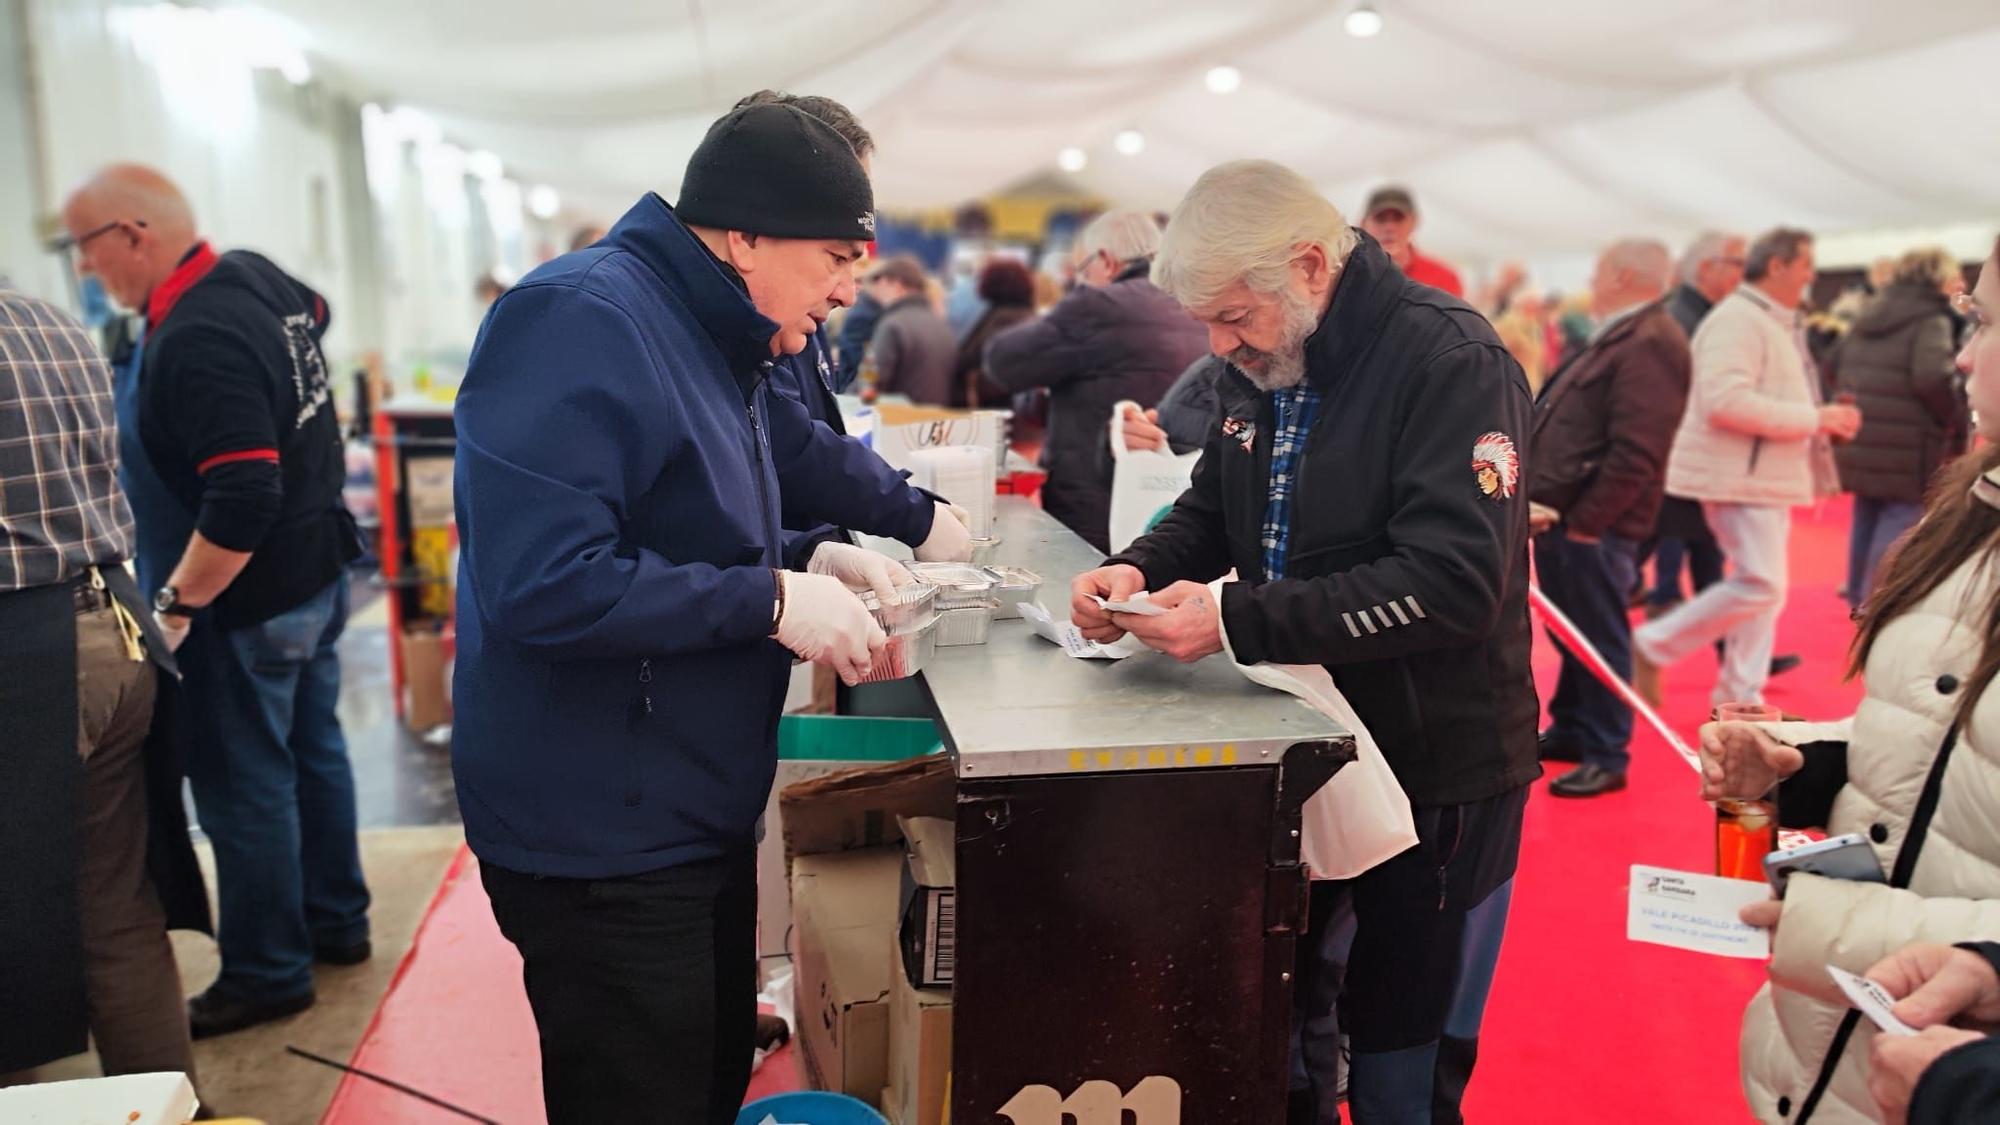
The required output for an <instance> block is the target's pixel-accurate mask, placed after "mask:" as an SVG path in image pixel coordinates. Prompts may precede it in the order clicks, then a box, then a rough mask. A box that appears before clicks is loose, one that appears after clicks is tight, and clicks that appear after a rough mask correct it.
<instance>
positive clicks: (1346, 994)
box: [1289, 785, 1528, 1125]
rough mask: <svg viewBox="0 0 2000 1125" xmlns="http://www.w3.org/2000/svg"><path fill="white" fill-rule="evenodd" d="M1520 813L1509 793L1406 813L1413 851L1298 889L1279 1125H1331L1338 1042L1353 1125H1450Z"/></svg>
mask: <svg viewBox="0 0 2000 1125" xmlns="http://www.w3.org/2000/svg"><path fill="white" fill-rule="evenodd" d="M1527 803H1528V786H1525V785H1523V786H1521V787H1519V788H1516V789H1512V790H1509V791H1508V792H1506V793H1502V794H1500V795H1499V796H1496V797H1488V798H1486V799H1484V800H1480V801H1473V802H1470V803H1467V804H1463V805H1432V806H1426V807H1419V808H1417V809H1414V810H1412V811H1413V812H1414V813H1415V818H1416V827H1417V846H1416V847H1413V848H1411V849H1410V850H1408V851H1406V852H1404V853H1402V854H1401V855H1399V856H1396V857H1395V858H1394V859H1391V860H1389V861H1388V862H1386V863H1383V864H1381V865H1380V866H1377V867H1374V868H1372V869H1370V870H1368V871H1365V872H1363V873H1362V874H1361V875H1360V876H1359V877H1357V878H1354V879H1347V880H1341V881H1337V882H1335V881H1328V882H1319V883H1314V884H1313V885H1312V898H1311V905H1310V908H1309V909H1310V914H1309V921H1308V926H1309V929H1308V930H1307V933H1306V935H1305V936H1304V937H1303V938H1301V939H1300V941H1299V950H1298V962H1297V970H1298V975H1297V977H1296V983H1295V985H1294V991H1293V998H1294V1003H1295V1004H1296V1005H1298V1006H1299V1011H1298V1012H1297V1020H1296V1021H1295V1022H1296V1026H1298V1027H1299V1028H1300V1033H1301V1041H1300V1043H1299V1051H1298V1054H1297V1056H1296V1058H1297V1059H1298V1061H1299V1066H1298V1068H1297V1069H1296V1070H1295V1073H1294V1076H1293V1077H1294V1088H1293V1092H1292V1105H1291V1109H1290V1112H1289V1121H1290V1122H1291V1125H1337V1123H1338V1122H1339V1121H1340V1109H1339V1106H1338V1105H1337V1104H1336V1099H1335V1098H1334V1096H1333V1093H1334V1086H1335V1075H1334V1070H1335V1065H1334V1060H1335V1059H1337V1058H1338V1057H1339V1036H1340V1034H1341V1033H1342V1032H1345V1033H1346V1034H1347V1035H1348V1037H1349V1042H1350V1045H1351V1047H1352V1050H1351V1053H1350V1057H1349V1060H1348V1084H1347V1093H1348V1110H1349V1114H1350V1116H1351V1117H1352V1119H1353V1121H1354V1123H1355V1125H1460V1123H1461V1122H1463V1121H1464V1116H1463V1114H1462V1112H1461V1109H1460V1106H1461V1102H1462V1100H1463V1098H1464V1096H1465V1087H1466V1083H1467V1082H1469V1081H1470V1080H1471V1078H1472V1070H1473V1064H1474V1063H1475V1062H1476V1061H1477V1059H1478V1055H1479V1026H1480V1023H1481V1021H1482V1019H1483V1018H1484V1016H1485V1011H1486V997H1487V993H1488V991H1489V990H1490V989H1491V987H1492V984H1493V971H1494V967H1495V965H1496V963H1497V962H1498V960H1499V956H1500V941H1501V937H1502V935H1503V934H1504V932H1505V930H1506V925H1507V911H1508V907H1509V904H1510V903H1511V902H1512V899H1513V890H1514V871H1515V867H1516V863H1517V860H1518V858H1519V856H1520V851H1521V822H1522V814H1523V812H1524V811H1525V810H1526V808H1527ZM1348 919H1351V922H1349V921H1347V920H1348ZM1329 1006H1335V1007H1336V1010H1334V1011H1329V1010H1327V1009H1328V1008H1329ZM1301 1079H1303V1083H1302V1084H1301V1082H1300V1080H1301Z"/></svg>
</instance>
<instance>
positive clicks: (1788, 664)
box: [1771, 652, 1806, 676]
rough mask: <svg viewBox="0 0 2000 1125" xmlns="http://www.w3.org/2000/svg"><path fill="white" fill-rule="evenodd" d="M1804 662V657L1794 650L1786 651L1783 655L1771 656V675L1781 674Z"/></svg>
mask: <svg viewBox="0 0 2000 1125" xmlns="http://www.w3.org/2000/svg"><path fill="white" fill-rule="evenodd" d="M1805 662H1806V658H1805V657H1803V656H1800V655H1799V654H1798V653H1796V652H1788V653H1786V654H1784V655H1783V656H1774V657H1772V658H1771V674H1772V675H1773V676H1782V675H1784V674H1785V673H1787V672H1789V671H1791V670H1792V669H1794V668H1796V667H1798V666H1799V665H1801V664H1804V663H1805Z"/></svg>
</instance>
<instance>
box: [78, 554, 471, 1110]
mask: <svg viewBox="0 0 2000 1125" xmlns="http://www.w3.org/2000/svg"><path fill="white" fill-rule="evenodd" d="M353 604H354V606H355V609H354V612H353V616H352V618H351V620H350V623H349V625H348V629H347V634H346V636H345V637H344V638H343V639H342V641H341V645H340V655H341V672H342V683H341V699H340V718H341V724H342V726H343V727H344V728H345V730H346V732H347V740H348V752H349V756H350V757H351V758H352V759H353V762H354V777H355V786H356V791H357V798H358V805H359V818H360V823H361V829H362V831H361V860H362V865H363V867H364V869H365V870H366V872H367V876H368V885H369V889H370V891H371V892H372V893H373V895H374V904H373V906H371V908H370V910H369V917H370V922H371V925H372V928H373V940H374V946H375V956H374V959H373V960H371V961H369V962H367V963H366V964H363V965H358V966H355V967H352V968H322V969H321V970H320V971H319V977H318V996H319V1000H318V1003H317V1004H315V1005H314V1006H313V1007H312V1008H311V1009H309V1010H307V1011H305V1012H303V1013H300V1014H299V1015H297V1016H293V1017H291V1018H289V1019H285V1020H280V1021H277V1022H276V1023H272V1024H267V1025H264V1026H262V1027H257V1028H252V1029H250V1030H248V1031H242V1032H238V1033H236V1034H234V1035H225V1036H222V1037H220V1038H218V1039H212V1040H208V1041H205V1042H202V1043H197V1044H195V1065H196V1067H197V1068H198V1070H199V1071H200V1074H199V1085H200V1088H201V1093H202V1096H203V1098H204V1100H205V1101H206V1102H207V1103H208V1104H209V1105H211V1106H213V1107H214V1108H215V1109H216V1110H217V1111H219V1112H221V1113H224V1114H238V1115H245V1116H251V1117H255V1118H259V1119H261V1120H263V1121H265V1122H268V1123H269V1125H312V1123H313V1122H317V1121H318V1120H319V1118H320V1113H321V1111H322V1110H323V1109H324V1108H325V1107H326V1103H327V1100H328V1099H329V1098H331V1097H332V1095H333V1090H334V1087H335V1086H336V1085H337V1084H338V1082H339V1080H340V1077H341V1076H340V1075H339V1073H337V1072H335V1071H333V1070H330V1069H328V1068H326V1067H323V1066H320V1065H318V1064H316V1063H312V1062H308V1061H306V1060H304V1059H300V1058H297V1057H295V1056H292V1055H289V1054H287V1053H285V1050H284V1048H285V1045H286V1044H287V1043H291V1044H296V1045H298V1046H299V1047H302V1048H304V1049H306V1050H309V1051H312V1052H314V1053H316V1054H320V1055H324V1056H326V1057H328V1058H334V1059H340V1060H342V1061H345V1060H346V1059H347V1058H348V1057H349V1056H350V1055H351V1054H352V1053H353V1051H354V1048H355V1045H356V1044H357V1043H359V1042H360V1039H361V1036H362V1034H363V1033H364V1032H365V1031H366V1030H367V1027H368V1023H369V1021H370V1020H371V1019H372V1018H373V1017H374V1014H375V1008H376V1006H377V1005H378V1004H379V1003H380V1001H381V998H382V994H383V992H384V990H386V989H387V987H388V985H389V982H390V980H391V978H393V977H394V975H395V972H396V968H397V966H398V965H399V964H400V963H401V962H402V959H403V955H404V954H405V953H406V952H408V951H409V948H410V945H411V942H412V940H413V938H414V937H415V934H416V930H417V926H418V924H419V923H420V922H421V921H422V919H423V915H424V912H425V910H426V909H427V908H428V907H429V905H430V901H431V897H432V895H433V894H434V893H435V892H436V890H437V887H438V883H439V881H440V880H441V879H442V878H443V875H444V872H445V869H446V868H447V866H448V865H449V864H450V862H451V859H452V857H453V856H454V855H455V854H456V853H457V851H458V847H459V845H460V843H462V841H463V836H462V835H461V833H460V831H459V829H458V804H457V800H456V799H455V797H454V795H453V792H452V785H451V756H450V752H449V750H448V749H447V748H445V747H442V746H437V747H433V746H429V745H426V744H425V743H424V742H423V741H422V740H420V739H418V738H417V737H415V736H413V735H411V734H410V733H409V732H408V731H407V730H405V729H403V727H402V724H401V723H399V722H398V721H397V720H396V717H395V709H394V707H393V706H392V703H391V700H390V697H389V649H388V622H387V617H386V615H385V613H384V612H383V605H382V602H381V596H380V592H379V591H377V590H375V589H374V588H373V587H372V586H371V585H370V584H369V583H368V582H367V580H366V579H365V578H358V579H357V580H356V582H355V586H354V603H353ZM197 841H198V849H199V851H200V853H201V858H202V864H203V867H204V869H205V870H206V871H207V872H208V875H209V889H210V893H211V895H212V894H213V892H214V885H215V880H214V869H213V867H212V865H211V860H210V857H209V855H208V849H207V847H206V845H205V844H200V843H199V833H198V832H197ZM173 937H174V951H175V955H176V957H177V958H178V959H179V961H180V970H181V980H182V983H183V986H184V988H185V990H186V991H187V993H188V994H189V995H192V994H194V993H196V992H199V991H201V990H202V989H203V988H206V987H207V986H208V983H209V981H210V980H212V979H213V978H214V976H215V971H216V953H215V943H214V942H212V941H210V940H209V939H208V938H207V937H205V936H203V935H200V934H193V933H176V934H174V935H173ZM96 1073H97V1060H96V1058H95V1057H94V1056H92V1055H88V1054H85V1055H78V1056H75V1057H74V1058H69V1059H63V1060H61V1061H59V1062H55V1063H51V1064H49V1065H48V1066H45V1067H43V1068H42V1069H41V1073H40V1077H41V1078H42V1079H43V1080H45V1081H50V1080H60V1079H66V1078H84V1077H90V1076H92V1075H95V1074H96ZM399 1077H401V1078H403V1079H404V1080H406V1081H411V1082H413V1083H415V1084H417V1085H419V1086H421V1085H422V1077H421V1076H399Z"/></svg>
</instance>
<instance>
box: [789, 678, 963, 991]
mask: <svg viewBox="0 0 2000 1125" xmlns="http://www.w3.org/2000/svg"><path fill="white" fill-rule="evenodd" d="M814 723H819V724H824V725H826V726H829V727H830V726H833V725H838V724H849V723H851V724H854V725H856V726H869V725H871V724H872V726H873V727H875V728H877V729H876V730H875V731H874V732H871V733H870V734H869V736H868V737H860V738H857V737H854V736H853V734H852V732H841V731H832V730H821V731H817V732H815V731H813V730H812V729H811V725H812V724H814ZM886 723H887V725H894V726H899V727H912V728H915V729H918V730H920V731H921V732H922V733H921V736H920V737H912V735H911V734H910V733H904V732H902V731H882V730H880V729H879V728H881V727H882V726H884V725H885V721H882V720H849V719H831V718H813V719H798V718H795V717H792V716H787V717H786V718H784V719H783V720H781V724H782V725H780V727H779V728H778V774H777V779H776V781H775V782H774V783H773V784H772V786H771V795H770V797H769V798H768V799H767V800H766V802H765V804H764V820H763V828H764V835H763V838H762V839H760V840H759V841H758V842H757V955H758V956H759V957H782V956H784V955H785V953H786V943H785V934H786V932H787V931H789V930H790V929H791V927H792V905H791V887H790V885H789V884H788V883H787V882H786V880H787V878H788V875H789V872H790V860H791V856H792V854H793V852H792V850H789V849H787V847H786V837H787V831H786V819H785V818H786V813H785V809H784V806H783V805H782V803H781V802H782V797H783V794H784V792H785V791H786V790H787V789H790V788H792V787H793V786H795V785H798V784H800V783H802V782H808V781H814V780H817V779H820V778H824V777H829V776H831V775H833V774H846V773H850V772H851V771H853V770H856V769H862V770H866V769H870V768H874V767H877V766H879V765H880V764H881V763H882V762H883V761H884V760H885V755H893V756H894V758H895V759H896V760H898V761H900V760H902V759H903V757H904V756H905V755H907V754H913V753H919V752H920V750H916V749H911V748H912V747H920V746H921V747H924V748H930V747H934V746H936V738H935V735H936V728H934V727H932V726H931V725H930V724H929V723H923V724H922V725H921V727H920V728H916V725H915V724H911V723H907V722H905V721H903V720H888V721H886ZM795 736H796V737H795ZM821 755H825V756H821ZM896 776H898V777H901V776H902V774H900V773H899V774H897V775H896ZM919 776H922V777H926V778H927V777H929V776H930V774H929V772H928V771H920V772H919ZM851 784H852V781H851V779H850V781H848V782H842V783H839V784H838V787H837V789H836V791H837V792H839V791H845V788H846V787H847V786H849V785H851ZM803 792H804V794H805V796H804V797H803V799H805V800H808V801H810V800H813V799H815V798H813V797H812V796H811V794H812V793H814V792H817V791H816V790H807V791H803ZM877 792H878V793H879V797H880V799H881V800H883V801H885V802H889V803H891V804H898V803H902V802H903V801H904V800H906V798H905V797H904V796H903V793H904V791H903V790H901V789H899V788H897V787H895V786H890V787H887V788H884V789H881V790H878V791H877ZM918 793H919V796H920V798H921V799H922V800H925V801H930V800H935V798H936V794H935V793H933V792H931V791H930V789H929V788H928V786H920V787H919V789H918ZM797 803H798V802H797V799H795V800H794V805H795V806H796V805H797ZM807 815H808V819H809V820H811V819H813V817H814V816H816V815H817V814H816V813H814V814H807ZM829 815H838V816H846V815H848V814H847V813H846V812H840V813H835V814H829ZM811 835H812V837H813V838H812V839H811V840H809V841H808V843H812V844H821V843H824V842H825V841H826V840H827V839H828V838H829V837H828V836H826V835H824V834H822V831H821V829H819V828H818V827H814V828H813V830H812V832H811ZM838 837H839V830H833V837H832V838H838ZM877 842H878V843H888V842H892V841H886V840H885V841H877ZM806 850H807V852H813V851H838V850H840V849H839V848H837V847H808V848H807V849H806Z"/></svg>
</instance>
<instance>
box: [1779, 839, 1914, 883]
mask: <svg viewBox="0 0 2000 1125" xmlns="http://www.w3.org/2000/svg"><path fill="white" fill-rule="evenodd" d="M1794 871H1803V872H1805V873H1807V874H1808V875H1824V876H1826V877H1827V878H1829V879H1846V880H1849V881H1851V882H1856V883H1886V882H1888V881H1889V877H1888V876H1887V875H1886V874H1884V873H1883V871H1882V861H1881V860H1880V859H1879V858H1877V857H1876V855H1875V849H1874V848H1873V847H1871V846H1869V843H1868V839H1867V837H1865V836H1862V835H1861V834H1860V833H1858V832H1851V833H1849V834H1847V835H1845V836H1834V837H1832V838H1830V839H1826V840H1821V841H1820V842H1819V843H1816V844H1806V845H1803V846H1801V847H1796V848H1793V849H1791V850H1790V851H1783V852H1772V853H1771V854H1770V855H1767V856H1765V857H1764V878H1765V879H1767V880H1769V881H1770V883H1771V889H1772V890H1773V891H1776V892H1777V895H1778V897H1779V898H1784V897H1785V883H1786V881H1787V880H1789V879H1790V878H1791V876H1792V872H1794Z"/></svg>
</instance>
